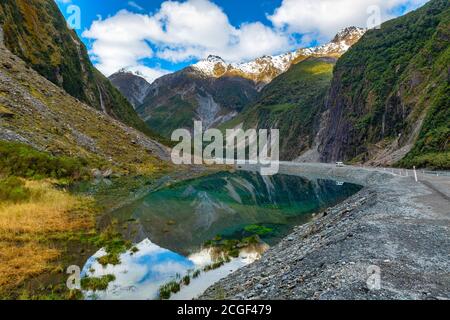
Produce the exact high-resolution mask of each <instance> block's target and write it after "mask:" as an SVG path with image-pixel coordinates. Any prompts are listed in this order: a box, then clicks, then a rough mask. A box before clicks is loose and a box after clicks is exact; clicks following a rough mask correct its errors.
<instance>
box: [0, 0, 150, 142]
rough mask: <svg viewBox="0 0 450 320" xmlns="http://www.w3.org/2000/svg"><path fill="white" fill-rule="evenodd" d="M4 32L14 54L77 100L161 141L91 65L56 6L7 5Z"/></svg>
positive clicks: (1, 6)
mask: <svg viewBox="0 0 450 320" xmlns="http://www.w3.org/2000/svg"><path fill="white" fill-rule="evenodd" d="M0 26H1V27H2V28H3V32H4V41H5V45H6V46H7V47H8V49H9V50H10V51H11V52H13V53H14V54H15V55H17V56H19V57H20V58H22V59H23V60H24V61H25V62H26V63H27V64H28V65H29V66H30V67H32V68H33V69H35V70H36V71H37V72H39V73H40V74H41V75H42V76H44V77H45V78H47V79H48V80H50V81H52V82H53V83H55V84H57V85H58V86H60V87H62V88H63V89H64V90H65V91H66V92H67V93H69V94H70V95H72V96H74V97H75V98H77V99H79V100H81V101H83V102H85V103H87V104H89V105H91V106H92V107H94V108H96V109H98V110H102V111H104V112H106V113H108V114H109V115H111V116H113V117H114V118H116V119H118V120H121V121H122V122H124V123H125V124H127V125H129V126H132V127H134V128H136V129H139V130H141V131H143V132H145V133H146V134H147V135H149V136H154V137H156V138H157V137H158V136H157V135H154V134H153V133H152V131H151V130H150V129H149V128H148V127H147V126H146V125H145V124H144V123H143V121H142V120H141V119H140V118H139V117H138V116H137V114H136V112H135V111H134V110H133V107H132V106H131V105H130V104H129V103H128V101H127V100H126V99H125V98H124V97H123V96H122V94H121V93H120V92H119V91H118V90H117V89H116V88H114V86H112V85H111V83H110V82H109V80H108V79H107V78H105V77H104V76H103V75H102V74H101V73H100V72H99V71H98V70H97V69H95V68H94V66H93V65H92V63H91V62H90V60H89V56H88V54H87V50H86V48H85V46H84V44H83V43H82V42H81V41H80V39H79V38H78V36H77V34H76V33H75V32H74V31H72V30H70V29H69V28H68V27H67V24H66V21H65V19H64V17H63V15H62V14H61V12H60V11H59V9H58V6H57V5H56V4H55V2H54V1H53V0H2V1H1V2H0Z"/></svg>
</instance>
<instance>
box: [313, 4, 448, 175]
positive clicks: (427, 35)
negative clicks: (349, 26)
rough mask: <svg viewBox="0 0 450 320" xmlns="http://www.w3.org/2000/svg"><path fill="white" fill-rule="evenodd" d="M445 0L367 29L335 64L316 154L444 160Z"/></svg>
mask: <svg viewBox="0 0 450 320" xmlns="http://www.w3.org/2000/svg"><path fill="white" fill-rule="evenodd" d="M449 39H450V10H449V2H448V1H447V0H432V1H430V2H429V3H427V4H426V5H425V6H423V7H422V8H420V9H418V10H416V11H414V12H411V13H409V14H407V15H405V16H403V17H399V18H397V19H394V20H391V21H388V22H386V23H384V24H382V25H381V28H380V29H374V30H369V31H368V32H367V33H366V34H365V35H364V37H363V38H362V39H361V40H360V41H359V42H358V43H356V44H355V45H354V46H353V47H352V48H351V49H350V50H349V51H348V52H347V53H346V54H344V55H343V56H342V58H341V59H339V61H338V62H337V64H336V67H335V70H334V75H333V80H332V84H331V89H330V91H329V98H328V100H327V106H326V108H327V111H326V114H325V121H326V125H325V127H324V130H322V133H321V137H320V141H321V142H320V145H319V152H320V153H321V160H322V161H326V162H328V161H335V160H345V161H351V162H368V163H371V164H385V165H390V164H395V163H398V164H400V165H404V166H411V165H417V166H428V167H439V168H445V167H447V168H448V167H449V166H450V153H449V146H450V144H449V141H450V108H449V101H450V92H449V70H450V69H449V65H450V51H449V43H450V41H449Z"/></svg>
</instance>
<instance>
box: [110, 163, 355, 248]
mask: <svg viewBox="0 0 450 320" xmlns="http://www.w3.org/2000/svg"><path fill="white" fill-rule="evenodd" d="M359 189H360V187H359V186H356V185H352V184H344V185H336V183H335V182H334V181H328V180H315V181H309V180H305V179H304V178H301V177H295V176H287V175H276V176H261V175H259V174H257V173H250V172H237V173H218V174H214V175H211V176H208V177H203V178H200V179H197V180H191V181H186V182H182V183H179V184H176V185H174V186H171V187H168V188H165V189H162V190H159V191H157V192H153V193H150V194H148V195H147V196H146V197H145V198H143V199H142V200H139V201H138V202H136V203H134V204H133V205H130V206H128V207H125V208H122V209H120V210H119V212H117V214H118V215H120V214H122V215H123V214H124V212H123V211H124V210H125V211H130V210H131V211H132V217H133V218H137V219H139V221H140V223H141V224H142V226H143V229H144V232H145V233H146V234H147V235H148V237H149V238H150V239H151V240H152V241H153V242H155V243H157V244H158V245H160V246H163V247H165V248H168V249H170V250H173V251H176V252H180V253H183V254H187V253H189V252H192V251H193V250H195V249H197V248H198V247H199V246H200V245H201V244H202V243H203V242H204V241H206V240H208V239H211V238H213V237H214V236H216V235H217V234H226V233H233V232H236V231H237V230H239V229H242V228H244V227H245V226H247V225H250V224H270V225H273V226H280V230H284V231H282V232H288V231H289V229H290V227H292V226H293V225H297V224H301V223H303V222H305V221H306V220H307V219H309V217H310V214H311V213H313V212H315V211H317V210H319V209H321V208H323V207H327V206H331V205H334V204H336V203H338V202H340V201H342V200H344V199H345V198H347V197H349V196H350V195H352V194H354V193H355V192H357V191H358V190H359ZM278 236H280V234H278Z"/></svg>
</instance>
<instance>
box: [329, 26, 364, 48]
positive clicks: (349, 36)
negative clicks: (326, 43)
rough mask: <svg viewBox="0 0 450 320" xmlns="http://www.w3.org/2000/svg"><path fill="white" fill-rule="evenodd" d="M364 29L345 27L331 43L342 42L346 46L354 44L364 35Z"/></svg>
mask: <svg viewBox="0 0 450 320" xmlns="http://www.w3.org/2000/svg"><path fill="white" fill-rule="evenodd" d="M366 31H367V29H366V28H359V27H355V26H351V27H346V28H344V29H342V30H341V31H339V32H338V33H337V34H336V35H335V36H334V38H333V40H332V41H331V42H332V43H340V42H343V43H345V44H347V45H350V46H351V45H353V44H355V43H356V42H357V41H358V40H359V39H360V38H361V37H362V36H363V34H364V33H366Z"/></svg>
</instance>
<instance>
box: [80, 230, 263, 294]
mask: <svg viewBox="0 0 450 320" xmlns="http://www.w3.org/2000/svg"><path fill="white" fill-rule="evenodd" d="M136 247H137V248H138V249H139V251H138V252H136V253H134V254H131V252H130V251H128V252H126V253H123V254H122V255H121V256H120V261H121V263H120V264H119V265H116V266H113V265H107V266H106V267H103V266H102V265H100V264H99V263H98V262H97V258H99V257H102V256H104V255H105V254H106V252H105V250H104V249H100V250H99V251H98V252H97V253H96V254H94V255H93V256H92V257H90V258H89V260H88V261H87V262H86V264H85V266H84V268H83V271H82V276H86V275H87V276H89V277H101V276H104V275H107V274H113V275H114V276H115V277H116V279H115V280H114V281H112V282H110V283H109V285H108V288H107V290H105V291H97V292H95V293H94V292H92V291H85V292H84V293H85V296H86V297H87V298H88V299H139V300H145V299H156V298H157V296H158V289H159V288H160V287H161V285H163V284H165V283H167V282H169V281H171V280H175V279H177V276H179V277H183V276H184V275H186V274H187V273H188V271H189V270H190V271H193V270H194V269H202V268H203V267H205V266H206V265H209V264H211V263H212V262H213V260H214V259H213V256H214V253H213V250H211V249H202V250H201V251H199V252H197V253H194V254H192V255H190V256H189V257H188V258H185V257H183V256H181V255H179V254H177V253H174V252H172V251H169V250H167V249H164V248H161V247H159V246H157V245H156V244H154V243H152V242H151V241H150V240H148V239H145V240H144V241H142V242H140V243H139V244H137V245H136ZM266 249H267V247H266V246H264V245H261V246H257V247H255V248H249V249H244V250H242V252H241V255H240V256H239V258H237V259H232V260H231V262H230V263H226V264H225V265H224V266H222V267H220V268H218V269H215V270H212V271H210V272H202V273H201V275H200V277H198V278H197V279H192V281H191V284H190V285H189V286H183V287H182V290H181V291H180V293H179V294H177V295H175V296H174V298H175V299H180V298H185V299H192V298H194V297H196V296H198V295H199V294H201V293H202V292H203V291H204V290H205V289H206V288H207V287H209V286H210V285H212V284H213V283H215V282H216V281H218V280H220V279H221V278H223V277H225V276H226V275H227V274H229V273H230V272H231V271H235V270H237V269H239V268H240V267H242V266H245V265H247V264H249V263H251V262H253V261H255V260H256V259H259V257H260V256H261V253H262V252H264V251H265V250H266Z"/></svg>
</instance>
